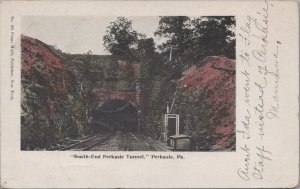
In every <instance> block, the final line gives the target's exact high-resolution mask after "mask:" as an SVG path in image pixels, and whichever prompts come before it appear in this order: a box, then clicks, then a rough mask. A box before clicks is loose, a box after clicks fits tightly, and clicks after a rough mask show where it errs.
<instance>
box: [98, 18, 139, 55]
mask: <svg viewBox="0 0 300 189" xmlns="http://www.w3.org/2000/svg"><path fill="white" fill-rule="evenodd" d="M138 37H139V34H138V33H137V32H136V31H135V30H133V29H132V23H131V21H130V20H128V19H127V18H125V17H118V18H117V20H115V21H114V22H111V23H110V25H109V26H108V27H107V30H106V35H104V37H103V41H104V46H105V48H106V49H107V50H108V51H109V52H110V53H111V54H112V55H119V56H121V57H126V59H131V58H132V56H133V53H132V48H133V47H134V46H136V45H137V41H138Z"/></svg>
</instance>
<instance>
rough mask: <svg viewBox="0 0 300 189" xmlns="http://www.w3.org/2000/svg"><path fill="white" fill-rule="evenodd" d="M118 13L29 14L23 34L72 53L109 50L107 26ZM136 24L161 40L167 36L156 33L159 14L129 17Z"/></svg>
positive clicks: (24, 24)
mask: <svg viewBox="0 0 300 189" xmlns="http://www.w3.org/2000/svg"><path fill="white" fill-rule="evenodd" d="M116 18H117V17H74V16H72V17H58V16H57V17H56V16H51V17H47V16H26V17H23V18H22V34H23V35H26V36H29V37H33V38H36V39H38V40H40V41H42V42H44V43H46V44H48V45H55V46H56V47H57V48H59V49H60V50H62V51H63V52H68V53H71V54H82V53H87V52H88V51H89V50H91V51H92V54H99V55H103V54H109V52H108V51H106V50H105V47H104V46H103V36H104V35H105V31H106V27H107V26H108V25H109V23H110V22H112V21H114V20H116ZM127 18H128V19H129V20H132V28H133V29H134V30H136V31H137V32H139V33H144V34H146V35H147V37H153V38H154V41H155V42H156V43H157V44H159V43H160V42H161V41H162V40H163V39H160V38H158V37H155V36H154V32H155V31H156V29H157V27H158V23H159V17H149V16H148V17H142V16H141V17H127Z"/></svg>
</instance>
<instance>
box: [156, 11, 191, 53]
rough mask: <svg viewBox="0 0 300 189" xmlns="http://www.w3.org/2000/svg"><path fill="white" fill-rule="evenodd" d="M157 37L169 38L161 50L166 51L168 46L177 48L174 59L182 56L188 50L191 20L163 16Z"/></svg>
mask: <svg viewBox="0 0 300 189" xmlns="http://www.w3.org/2000/svg"><path fill="white" fill-rule="evenodd" d="M155 35H157V36H159V37H165V38H167V41H166V42H165V43H163V44H162V45H161V46H160V48H161V50H162V51H164V50H165V49H166V48H167V47H168V46H172V47H174V48H177V50H176V52H177V53H176V54H175V55H174V58H176V57H178V56H181V55H182V54H183V52H184V51H185V50H186V48H187V43H186V41H187V40H188V39H189V38H190V35H191V29H190V18H189V17H187V16H162V17H160V21H159V26H158V29H157V31H156V32H155Z"/></svg>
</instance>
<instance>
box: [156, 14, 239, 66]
mask: <svg viewBox="0 0 300 189" xmlns="http://www.w3.org/2000/svg"><path fill="white" fill-rule="evenodd" d="M234 30H235V19H234V17H232V16H227V17H224V16H222V17H212V16H209V17H198V18H194V19H192V20H191V19H190V18H189V17H184V16H169V17H161V19H160V21H159V27H158V29H157V31H156V32H155V35H158V36H160V37H165V38H167V41H166V42H165V43H163V44H162V45H161V50H163V51H165V50H166V48H167V47H168V46H171V45H172V46H173V47H175V48H176V50H175V51H173V54H172V56H173V57H174V61H175V62H176V61H178V63H179V65H181V66H183V67H187V66H189V65H190V64H191V63H193V62H197V61H199V59H202V58H204V57H206V56H213V55H225V56H227V57H229V58H235V37H234ZM162 54H164V53H162ZM167 55H168V52H165V56H167ZM173 64H174V63H173ZM177 66H178V65H177ZM177 66H176V67H177Z"/></svg>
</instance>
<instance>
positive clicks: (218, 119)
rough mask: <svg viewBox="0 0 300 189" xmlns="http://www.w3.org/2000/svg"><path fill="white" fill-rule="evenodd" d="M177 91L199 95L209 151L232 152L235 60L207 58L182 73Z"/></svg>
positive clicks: (218, 57) (223, 57)
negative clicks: (205, 110) (203, 108)
mask: <svg viewBox="0 0 300 189" xmlns="http://www.w3.org/2000/svg"><path fill="white" fill-rule="evenodd" d="M179 83H180V89H182V90H187V91H189V93H194V92H195V91H197V90H200V91H201V92H202V94H203V95H204V96H203V99H204V103H205V104H206V107H207V113H208V116H207V117H208V123H207V124H208V127H209V128H210V129H212V130H213V132H212V136H211V137H212V141H213V144H212V146H211V149H212V150H217V149H222V150H224V149H228V148H235V60H232V59H229V58H226V57H225V56H211V57H207V58H205V59H204V60H203V61H201V62H199V63H198V64H196V65H194V66H192V67H190V68H189V69H187V70H186V71H184V72H183V76H182V78H181V79H180V80H179Z"/></svg>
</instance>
